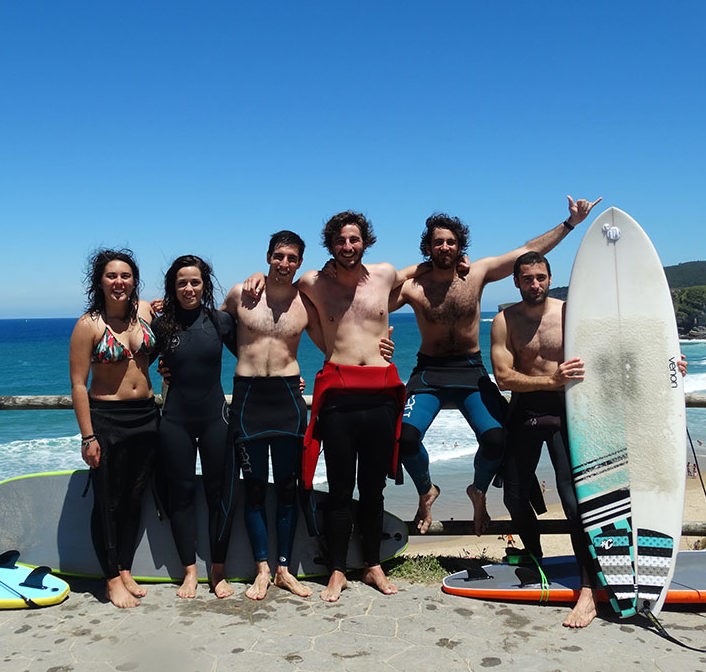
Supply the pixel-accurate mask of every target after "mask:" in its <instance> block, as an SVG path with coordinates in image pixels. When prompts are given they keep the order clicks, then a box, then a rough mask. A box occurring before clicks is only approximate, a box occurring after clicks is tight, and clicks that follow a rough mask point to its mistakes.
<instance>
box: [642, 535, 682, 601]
mask: <svg viewBox="0 0 706 672" xmlns="http://www.w3.org/2000/svg"><path fill="white" fill-rule="evenodd" d="M674 554H675V543H674V538H673V537H671V536H669V535H668V534H664V533H663V532H658V531H656V530H647V529H643V528H638V530H637V601H638V606H639V607H640V608H642V607H647V608H649V609H650V611H652V612H653V613H655V614H657V613H659V609H660V608H661V606H662V603H663V602H664V600H663V599H661V598H662V594H663V592H664V591H665V590H666V589H667V586H668V585H669V580H670V578H671V577H670V573H671V570H672V564H673V562H674Z"/></svg>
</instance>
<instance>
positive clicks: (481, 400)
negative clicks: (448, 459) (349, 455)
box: [389, 196, 602, 535]
mask: <svg viewBox="0 0 706 672" xmlns="http://www.w3.org/2000/svg"><path fill="white" fill-rule="evenodd" d="M601 200H602V199H601V198H599V199H597V200H596V201H594V202H590V201H587V200H583V199H581V200H578V201H574V200H573V199H572V198H571V196H568V201H569V217H568V218H567V219H566V220H565V221H563V222H562V223H561V224H559V225H557V226H555V227H554V228H553V229H550V230H549V231H547V232H546V233H544V234H542V235H541V236H538V237H537V238H534V239H533V240H531V241H529V242H528V243H527V244H526V245H525V246H523V247H521V248H518V249H516V250H512V251H511V252H507V253H505V254H503V255H501V256H497V257H486V258H483V259H478V260H477V261H474V262H471V264H470V269H469V271H468V273H467V274H465V275H461V274H460V273H459V270H458V268H457V263H458V260H459V258H460V257H461V255H463V254H464V252H465V250H466V246H467V244H468V228H467V227H466V226H465V225H464V224H463V223H462V222H461V221H460V220H459V219H458V218H456V217H449V216H448V215H445V214H437V215H432V216H431V217H429V219H427V222H426V227H425V229H424V231H423V233H422V239H421V244H420V250H421V252H422V254H423V255H424V256H425V257H426V258H429V259H430V260H431V264H432V270H431V272H429V273H426V274H424V275H419V276H418V277H415V278H409V279H407V280H405V282H404V283H403V284H402V285H401V287H399V288H398V289H396V290H395V291H394V292H393V293H392V295H391V296H390V306H389V307H390V310H391V311H392V310H397V309H398V308H400V307H401V306H403V305H404V304H406V303H407V304H409V305H411V306H412V308H413V309H414V313H415V316H416V318H417V325H418V327H419V331H420V334H421V337H422V343H421V346H420V349H419V354H418V358H417V366H416V367H415V369H414V371H413V372H412V375H411V377H410V379H409V382H408V384H407V404H406V406H405V410H404V414H403V424H402V434H401V437H400V455H401V461H402V464H403V465H404V467H405V469H406V470H407V471H408V473H409V475H410V476H411V478H412V480H413V481H414V484H415V487H416V488H417V492H418V494H419V508H418V510H417V514H416V516H415V520H416V521H417V527H418V529H419V531H420V532H421V533H422V534H424V533H425V532H426V531H427V530H428V529H429V525H430V523H431V520H432V516H431V506H432V504H433V503H434V501H435V500H436V498H437V497H438V496H439V492H440V491H439V488H438V487H437V486H436V485H433V484H432V482H431V477H430V474H429V455H428V453H427V451H426V449H425V448H424V445H423V443H422V440H423V439H424V434H425V433H426V431H427V429H428V428H429V426H430V425H431V423H432V421H433V420H434V418H435V417H436V415H437V414H438V412H439V410H440V409H441V407H442V405H443V404H445V403H453V404H454V405H455V406H456V407H457V408H458V409H459V410H460V411H461V413H462V414H463V415H464V417H465V418H466V420H467V421H468V424H469V425H470V426H471V428H472V429H473V431H474V432H475V435H476V438H477V440H478V446H479V447H478V451H477V452H476V456H475V460H474V470H475V473H474V479H473V483H471V484H470V485H469V486H468V488H467V489H466V492H467V494H468V496H469V498H470V499H471V502H472V504H473V508H474V516H473V518H474V524H475V532H476V534H478V535H480V534H482V533H483V532H485V530H486V529H487V527H488V523H489V522H490V517H489V516H488V512H487V508H486V502H485V497H486V491H487V490H488V487H489V486H490V483H491V481H492V480H493V477H494V475H495V473H496V472H497V470H498V468H499V466H500V463H501V461H502V457H503V450H504V444H505V436H504V430H503V427H502V417H501V416H502V404H503V403H504V402H503V400H502V399H501V398H500V397H499V393H498V390H497V388H496V387H495V385H494V384H493V383H492V381H491V380H490V377H489V376H488V373H487V371H486V370H485V367H484V366H483V361H482V357H481V353H480V347H479V335H480V300H481V295H482V293H483V289H484V287H485V285H486V284H488V283H489V282H495V281H496V280H501V279H502V278H505V277H507V276H509V275H510V273H511V272H512V267H513V262H514V261H515V259H516V258H517V257H518V255H520V254H522V253H524V252H527V251H529V250H537V251H539V252H541V253H545V252H548V251H549V250H551V249H553V248H554V247H555V246H556V245H557V244H558V243H559V242H561V240H563V238H564V237H566V235H567V234H568V233H569V232H570V231H571V230H572V229H573V228H574V226H576V225H577V224H579V223H580V222H582V221H583V220H584V219H585V218H586V217H587V216H588V214H589V212H591V209H592V208H593V207H594V206H595V205H596V204H597V203H599V202H600V201H601Z"/></svg>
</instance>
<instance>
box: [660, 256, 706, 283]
mask: <svg viewBox="0 0 706 672" xmlns="http://www.w3.org/2000/svg"><path fill="white" fill-rule="evenodd" d="M664 273H665V275H666V276H667V282H668V283H669V286H670V287H671V288H672V289H677V288H680V287H698V286H699V285H706V261H685V262H684V263H683V264H677V265H676V266H665V267H664Z"/></svg>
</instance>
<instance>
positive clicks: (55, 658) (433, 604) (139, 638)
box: [0, 479, 706, 672]
mask: <svg viewBox="0 0 706 672" xmlns="http://www.w3.org/2000/svg"><path fill="white" fill-rule="evenodd" d="M446 494H447V496H448V494H449V493H446ZM495 494H497V493H493V496H495ZM407 504H411V502H407ZM457 504H458V505H459V506H461V505H462V506H466V504H465V503H464V502H462V501H461V502H460V503H459V502H457ZM450 505H451V502H448V503H447V506H446V507H445V506H444V504H443V500H440V501H439V506H438V507H437V513H439V514H441V515H439V516H436V517H437V518H443V516H444V514H445V513H447V512H448V510H449V508H448V507H449V506H450ZM494 506H495V505H494V504H493V507H494ZM491 508H492V507H491ZM464 510H465V509H464ZM467 510H468V511H469V512H470V508H468V509H467ZM545 516H548V517H552V518H554V517H559V516H560V507H559V505H558V504H557V503H556V502H550V510H549V512H548V513H547V514H545ZM704 518H706V498H704V495H703V493H702V492H701V490H700V484H699V483H698V481H697V480H695V479H689V481H688V483H687V497H686V505H685V519H687V520H692V521H693V520H703V519H704ZM543 540H544V545H545V553H546V554H547V555H550V554H565V553H569V552H570V546H569V542H568V538H567V537H566V536H557V535H554V536H550V535H545V536H544V537H543ZM687 545H693V540H692V539H684V540H683V546H684V547H686V546H687ZM503 552H504V543H503V541H502V540H500V539H497V538H496V537H493V536H485V537H471V536H469V537H456V538H448V537H447V538H444V537H426V538H425V537H413V538H412V539H411V543H410V546H409V548H408V550H407V553H408V554H419V553H435V554H439V555H462V556H465V555H478V554H480V553H485V554H486V555H491V556H496V557H500V556H501V555H502V554H503ZM69 583H70V585H71V591H72V592H71V594H70V596H69V598H68V599H67V600H66V601H65V602H64V603H63V604H60V605H57V606H53V607H47V608H44V609H37V610H5V611H0V628H1V629H2V633H3V634H2V636H1V637H0V660H1V661H2V663H3V664H4V665H5V667H6V669H8V670H18V671H19V670H21V671H23V672H24V671H26V672H95V671H96V670H106V672H112V671H115V672H143V671H145V672H147V671H149V672H154V671H155V670H163V669H168V670H170V672H226V671H228V670H234V669H247V670H250V671H251V672H260V671H263V672H264V671H267V672H278V671H280V670H282V671H287V672H318V671H322V672H323V671H324V670H332V669H335V670H337V671H339V672H344V671H349V670H350V671H351V672H370V669H371V668H372V667H374V669H375V670H381V671H385V670H387V671H389V672H393V671H400V672H416V671H417V670H418V671H420V672H422V671H423V672H427V671H428V670H429V669H430V668H432V669H443V670H449V671H456V670H477V671H480V670H486V669H493V670H499V671H505V670H519V669H522V670H524V671H525V672H532V671H537V672H557V671H563V670H569V669H574V668H575V667H577V666H580V668H581V669H582V671H584V672H605V670H609V669H635V670H638V669H639V670H650V671H651V670H654V671H655V672H657V671H659V672H666V671H671V670H699V669H701V670H704V669H706V655H704V654H703V653H697V652H694V651H690V650H688V649H686V648H682V647H680V646H678V645H675V644H674V643H671V642H669V641H667V640H665V639H664V638H662V637H660V636H659V635H658V634H657V632H656V631H655V629H654V628H653V627H652V626H650V624H649V623H648V621H647V620H646V619H645V618H643V617H633V618H631V619H626V620H622V621H621V620H619V619H618V618H617V617H616V616H614V615H613V613H612V611H611V610H610V609H609V608H608V607H606V606H602V607H601V608H600V610H599V615H598V618H597V619H596V620H595V621H594V623H592V624H591V626H590V627H589V628H586V629H584V630H579V631H576V630H568V629H566V628H564V627H562V625H561V623H562V621H563V619H564V617H565V616H566V614H567V613H568V609H569V606H568V605H550V606H546V605H545V606H541V605H535V604H512V603H494V602H489V601H479V600H471V599H468V598H463V597H456V596H453V595H446V594H445V593H443V592H442V591H441V589H440V585H439V584H438V583H433V584H428V585H427V584H419V583H418V584H413V583H409V582H407V581H398V586H399V589H400V591H399V593H398V594H397V595H394V596H384V595H382V594H380V593H378V592H377V591H375V590H374V589H372V588H371V587H370V586H367V585H365V584H363V583H361V582H360V581H358V580H355V577H354V580H351V581H350V582H349V589H348V590H346V591H344V593H343V595H342V597H341V600H340V601H339V602H338V603H335V604H327V603H324V602H323V601H321V600H320V599H319V598H318V593H319V592H320V590H321V588H322V587H323V584H322V583H320V582H316V581H307V582H305V583H307V584H308V585H310V586H311V588H312V589H313V591H314V595H313V596H312V597H311V598H308V599H304V598H297V597H294V596H292V595H290V594H289V593H286V592H284V591H282V590H280V589H278V588H275V587H271V588H270V590H269V592H268V595H267V596H266V598H265V599H264V600H263V601H261V602H252V601H250V600H248V599H246V598H245V596H244V591H245V586H244V585H242V584H236V585H235V589H236V590H235V595H234V596H233V597H231V598H228V599H225V600H218V599H216V598H215V597H214V596H213V595H212V594H210V593H209V592H208V589H207V587H205V586H204V585H201V586H200V587H199V589H198V591H197V596H196V598H194V599H190V600H184V599H179V598H177V597H176V586H175V585H173V584H158V585H150V586H148V587H147V589H148V594H147V596H146V597H145V598H144V599H143V600H142V604H141V605H140V606H139V607H137V608H135V609H128V610H119V609H116V608H114V607H113V606H112V605H110V604H109V603H106V602H105V600H104V599H103V595H102V594H103V584H102V582H101V581H95V580H86V579H70V580H69ZM660 620H661V622H662V624H663V625H664V627H665V628H666V629H667V630H668V631H669V632H670V633H672V634H674V635H676V636H677V637H678V638H679V639H680V640H682V641H683V642H684V643H686V644H687V645H689V646H692V647H697V648H703V647H706V634H705V633H706V609H704V606H703V605H698V606H697V608H693V607H691V608H690V607H680V608H675V607H671V606H670V607H667V608H665V610H663V612H662V614H661V616H660ZM4 669H5V668H4Z"/></svg>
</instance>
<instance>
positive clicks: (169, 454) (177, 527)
mask: <svg viewBox="0 0 706 672" xmlns="http://www.w3.org/2000/svg"><path fill="white" fill-rule="evenodd" d="M190 430H191V428H189V427H188V426H187V424H185V423H181V422H174V421H173V420H172V417H171V415H165V416H164V417H163V418H162V422H161V423H160V425H159V446H160V447H159V463H160V466H161V467H162V468H163V469H164V470H165V472H166V477H167V512H168V513H169V521H170V523H171V527H172V535H173V536H174V543H175V544H176V547H177V552H178V553H179V559H180V561H181V564H182V565H183V566H184V567H187V566H188V565H193V564H194V563H195V562H196V510H195V506H194V498H195V496H196V436H195V435H194V432H193V431H190Z"/></svg>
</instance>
